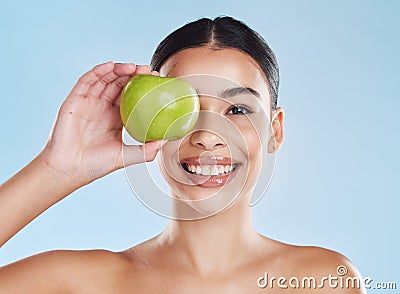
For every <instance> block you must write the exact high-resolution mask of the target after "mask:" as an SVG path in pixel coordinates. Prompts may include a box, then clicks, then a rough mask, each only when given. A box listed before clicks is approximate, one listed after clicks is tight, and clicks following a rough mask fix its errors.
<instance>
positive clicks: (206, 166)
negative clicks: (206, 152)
mask: <svg viewBox="0 0 400 294" xmlns="http://www.w3.org/2000/svg"><path fill="white" fill-rule="evenodd" d="M180 164H181V166H182V168H183V170H185V172H186V173H187V174H188V177H189V178H190V179H191V180H192V182H193V183H194V184H195V185H197V186H202V187H218V186H222V185H225V184H226V183H227V182H228V181H229V180H230V179H231V178H232V177H233V175H234V173H235V171H236V170H237V169H238V168H239V167H240V165H241V164H240V163H238V162H235V161H234V160H232V159H231V158H227V157H190V158H186V159H184V160H182V161H181V162H180Z"/></svg>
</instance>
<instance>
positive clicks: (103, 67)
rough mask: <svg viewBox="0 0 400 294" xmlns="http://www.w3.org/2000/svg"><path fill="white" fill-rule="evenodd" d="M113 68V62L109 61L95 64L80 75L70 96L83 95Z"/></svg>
mask: <svg viewBox="0 0 400 294" xmlns="http://www.w3.org/2000/svg"><path fill="white" fill-rule="evenodd" d="M113 68H114V64H113V62H111V61H109V62H106V63H103V64H99V65H96V66H95V67H94V68H92V69H91V70H89V71H88V72H87V73H85V74H84V75H83V76H81V77H80V78H79V80H78V82H77V83H76V85H75V87H74V88H73V89H72V91H71V94H70V96H84V95H85V94H86V93H87V91H88V90H89V89H90V87H91V86H92V85H93V84H94V83H95V82H96V81H97V80H98V79H99V78H100V77H102V76H104V75H105V74H107V73H109V72H111V71H112V70H113Z"/></svg>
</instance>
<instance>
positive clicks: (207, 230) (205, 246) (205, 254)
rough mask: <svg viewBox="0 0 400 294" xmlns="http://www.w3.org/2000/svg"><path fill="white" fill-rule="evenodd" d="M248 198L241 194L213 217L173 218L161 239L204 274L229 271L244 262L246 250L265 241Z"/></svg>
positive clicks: (179, 257)
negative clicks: (254, 224) (259, 232)
mask: <svg viewBox="0 0 400 294" xmlns="http://www.w3.org/2000/svg"><path fill="white" fill-rule="evenodd" d="M242 196H244V195H242ZM245 199H248V197H239V199H237V202H236V203H234V204H233V205H232V206H231V207H230V208H228V209H226V210H225V211H223V212H221V213H218V214H216V215H214V216H211V217H207V218H204V219H200V220H192V221H176V220H173V221H171V222H170V223H169V224H168V226H167V228H166V230H165V231H164V232H163V233H162V234H161V235H160V238H161V242H165V243H167V244H168V245H169V246H170V247H172V248H174V251H175V252H177V253H178V254H177V258H178V259H180V260H181V261H182V262H184V264H190V265H191V268H192V269H194V270H197V271H198V272H200V273H203V274H207V273H213V272H224V271H225V272H226V268H227V267H228V268H230V269H232V266H235V265H237V266H240V265H242V264H243V263H244V262H245V261H246V258H245V256H246V255H247V254H246V253H247V252H252V254H254V250H256V248H259V247H258V246H259V245H260V242H262V238H261V236H260V235H259V234H258V233H257V232H256V231H255V229H254V227H253V224H252V214H251V207H249V206H248V205H247V203H244V200H245ZM177 261H178V260H177Z"/></svg>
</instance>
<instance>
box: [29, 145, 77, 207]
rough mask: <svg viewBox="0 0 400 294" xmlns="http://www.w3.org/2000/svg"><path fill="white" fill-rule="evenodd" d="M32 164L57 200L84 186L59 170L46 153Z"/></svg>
mask: <svg viewBox="0 0 400 294" xmlns="http://www.w3.org/2000/svg"><path fill="white" fill-rule="evenodd" d="M31 164H32V166H33V167H34V169H35V171H34V172H37V174H38V175H39V176H40V177H41V178H42V179H43V180H45V182H44V183H46V184H47V185H48V189H49V190H51V191H50V192H52V193H51V194H50V195H54V197H55V198H60V199H62V198H64V197H65V196H67V195H68V194H70V193H72V192H73V191H75V190H76V189H78V188H80V187H81V186H82V185H80V184H79V183H78V181H76V180H75V179H74V178H73V177H72V176H71V175H70V174H68V173H67V172H63V171H62V170H61V169H58V168H57V167H56V165H55V164H54V163H53V162H52V161H51V160H50V159H49V157H48V156H47V154H46V153H45V152H41V153H40V154H39V155H38V156H37V157H36V158H35V159H34V160H33V161H32V162H31ZM60 199H56V200H60Z"/></svg>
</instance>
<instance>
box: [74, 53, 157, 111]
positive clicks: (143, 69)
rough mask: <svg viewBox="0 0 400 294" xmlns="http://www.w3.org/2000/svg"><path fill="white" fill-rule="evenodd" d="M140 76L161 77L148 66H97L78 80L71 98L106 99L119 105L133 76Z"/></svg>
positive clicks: (126, 64) (116, 64)
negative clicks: (122, 92) (123, 91)
mask: <svg viewBox="0 0 400 294" xmlns="http://www.w3.org/2000/svg"><path fill="white" fill-rule="evenodd" d="M138 74H151V75H159V74H158V72H157V71H151V68H150V66H148V65H138V66H136V65H135V64H133V63H113V62H111V61H110V62H106V63H103V64H100V65H97V66H95V67H94V68H93V69H91V70H90V71H88V72H87V73H86V74H84V75H83V76H82V77H81V78H80V79H79V80H78V82H77V84H76V85H75V87H74V88H73V89H72V91H71V93H70V95H69V98H73V97H84V98H88V97H90V98H97V99H105V100H107V101H108V102H110V103H111V104H113V105H114V106H115V105H117V104H118V103H119V102H118V100H119V93H120V92H121V90H122V88H123V87H124V86H125V84H126V83H127V82H128V80H129V79H130V78H131V77H132V76H134V75H138Z"/></svg>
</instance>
